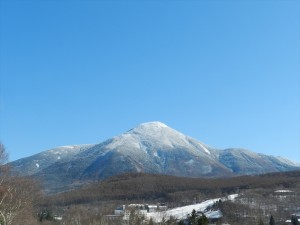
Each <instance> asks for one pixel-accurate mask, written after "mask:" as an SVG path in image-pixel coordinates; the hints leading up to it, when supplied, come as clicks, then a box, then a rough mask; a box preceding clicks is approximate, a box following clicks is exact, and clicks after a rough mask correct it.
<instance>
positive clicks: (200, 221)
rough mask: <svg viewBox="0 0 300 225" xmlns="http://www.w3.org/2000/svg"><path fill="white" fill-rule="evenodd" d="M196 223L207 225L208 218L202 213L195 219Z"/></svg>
mask: <svg viewBox="0 0 300 225" xmlns="http://www.w3.org/2000/svg"><path fill="white" fill-rule="evenodd" d="M197 225H208V219H207V217H206V216H205V215H204V214H202V216H200V218H199V219H198V220H197Z"/></svg>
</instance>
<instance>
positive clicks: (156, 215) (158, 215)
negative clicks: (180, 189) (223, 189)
mask: <svg viewBox="0 0 300 225" xmlns="http://www.w3.org/2000/svg"><path fill="white" fill-rule="evenodd" d="M237 197H238V194H233V195H229V196H228V197H223V198H215V199H210V200H206V201H204V202H201V203H199V204H194V205H187V206H183V207H178V208H174V209H170V210H167V211H165V212H152V213H147V214H146V216H147V218H148V219H150V218H152V219H153V220H154V221H155V222H161V221H162V219H163V218H164V219H169V218H170V217H173V218H175V219H179V220H180V219H185V218H187V216H188V214H191V213H192V211H193V210H195V211H196V212H205V211H206V209H207V208H208V207H210V206H212V205H213V204H215V203H216V202H218V201H219V200H222V201H226V200H230V201H233V200H234V199H235V198H237ZM205 215H206V216H207V217H209V218H212V217H213V218H218V216H219V217H221V216H222V214H221V212H220V211H210V212H207V213H206V214H205Z"/></svg>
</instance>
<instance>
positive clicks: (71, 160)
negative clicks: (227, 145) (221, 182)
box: [10, 122, 299, 191]
mask: <svg viewBox="0 0 300 225" xmlns="http://www.w3.org/2000/svg"><path fill="white" fill-rule="evenodd" d="M10 164H11V167H12V171H13V172H15V173H19V174H21V175H31V176H34V177H37V178H41V179H42V180H43V181H44V183H45V186H46V187H47V188H49V189H51V190H54V188H58V189H56V191H58V190H65V189H68V188H71V187H74V185H76V184H77V183H82V182H83V183H84V182H88V181H90V180H99V179H100V180H101V179H105V178H107V177H111V176H114V175H118V174H122V173H128V172H143V173H155V174H156V173H157V174H168V175H176V176H188V177H221V176H234V175H243V174H259V173H266V172H277V171H287V170H293V169H296V168H297V167H298V168H299V165H297V164H295V163H293V162H290V161H288V160H286V159H283V158H281V157H274V156H266V155H263V154H258V153H254V152H251V151H249V150H245V149H234V148H232V149H225V150H218V149H214V148H211V147H209V146H208V145H205V144H204V143H201V142H200V141H197V140H195V139H193V138H190V137H188V136H186V135H184V134H182V133H180V132H178V131H176V130H174V129H172V128H170V127H168V126H166V125H165V124H163V123H160V122H150V123H143V124H140V125H139V126H137V127H136V128H134V129H131V130H129V131H128V132H125V133H123V134H121V135H119V136H116V137H113V138H111V139H108V140H107V141H105V142H102V143H100V144H96V145H79V146H64V147H59V148H55V149H51V150H48V151H44V152H41V153H39V154H36V155H33V156H30V157H27V158H23V159H19V160H16V161H14V162H12V163H10Z"/></svg>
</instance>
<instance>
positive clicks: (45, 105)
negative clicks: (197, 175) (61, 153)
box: [0, 0, 300, 162]
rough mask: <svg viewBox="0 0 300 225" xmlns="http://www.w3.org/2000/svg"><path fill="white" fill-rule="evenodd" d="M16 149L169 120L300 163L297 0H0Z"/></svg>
mask: <svg viewBox="0 0 300 225" xmlns="http://www.w3.org/2000/svg"><path fill="white" fill-rule="evenodd" d="M0 6H1V11H0V14H1V15H0V16H1V28H0V29H1V30H0V32H1V33H0V54H1V55H0V56H1V58H0V60H1V61H0V72H1V74H0V82H1V84H0V87H1V89H0V140H1V141H2V143H3V144H4V145H5V146H6V148H7V150H8V151H9V153H10V159H11V160H15V159H18V158H21V157H25V156H29V155H32V154H35V153H38V152H40V151H42V150H46V149H50V148H54V147H57V146H61V145H72V144H87V143H100V142H102V141H104V140H106V139H107V138H110V137H112V136H115V135H119V134H121V133H123V132H125V131H127V130H129V129H131V128H133V127H135V126H136V125H138V124H139V123H142V122H149V121H161V122H163V123H165V124H167V125H169V126H170V127H173V128H175V129H177V130H179V131H181V132H183V133H185V134H186V135H188V136H191V137H194V138H196V139H198V140H200V141H202V142H204V143H206V144H208V145H211V146H213V147H217V148H228V147H243V148H247V149H251V150H253V151H255V152H261V153H265V154H271V155H275V156H277V155H280V156H285V157H287V158H289V159H292V160H295V161H298V162H300V140H299V139H300V119H299V118H300V109H299V108H300V106H299V105H300V91H299V89H300V71H299V69H300V63H299V62H300V57H299V55H300V35H299V33H300V18H299V17H300V3H299V1H298V0H287V1H283V0H282V1H277V0H267V1H264V0H261V1H260V0H248V1H247V0H246V1H237V0H236V1H230V0H227V1H218V0H207V1H191V0H182V1H181V0H180V1H171V0H150V1H144V0H136V1H132V0H131V1H126V0H124V1H121V0H120V1H117V0H111V1H108V0H107V1H101V0H99V1H96V0H95V1H89V0H88V1H83V0H82V1H79V0H77V1H71V0H65V1H58V0H51V1H50V0H49V1H38V0H35V1H27V0H24V1H14V0H2V1H1V3H0Z"/></svg>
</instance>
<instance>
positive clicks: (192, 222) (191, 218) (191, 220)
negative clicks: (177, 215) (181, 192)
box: [188, 209, 197, 225]
mask: <svg viewBox="0 0 300 225" xmlns="http://www.w3.org/2000/svg"><path fill="white" fill-rule="evenodd" d="M196 219H197V215H196V210H195V209H193V211H192V214H191V215H190V216H189V217H188V225H196Z"/></svg>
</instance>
